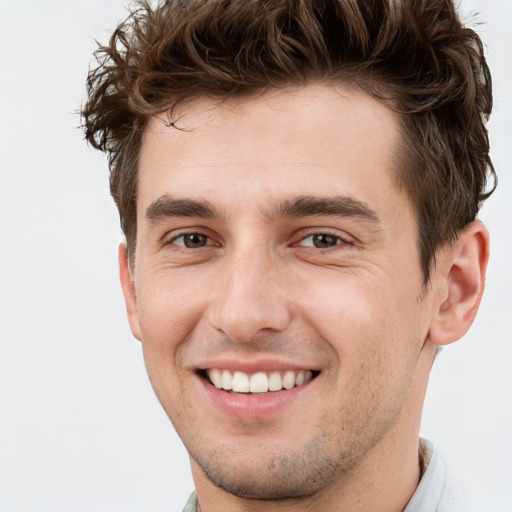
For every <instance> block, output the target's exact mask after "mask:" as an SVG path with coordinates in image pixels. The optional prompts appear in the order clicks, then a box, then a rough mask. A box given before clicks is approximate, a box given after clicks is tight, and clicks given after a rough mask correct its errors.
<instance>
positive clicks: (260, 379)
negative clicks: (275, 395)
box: [249, 372, 268, 393]
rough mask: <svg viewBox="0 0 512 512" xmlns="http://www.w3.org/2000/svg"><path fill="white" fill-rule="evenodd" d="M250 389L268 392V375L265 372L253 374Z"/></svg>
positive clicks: (254, 391)
mask: <svg viewBox="0 0 512 512" xmlns="http://www.w3.org/2000/svg"><path fill="white" fill-rule="evenodd" d="M249 390H250V392H251V393H266V392H267V391H268V377H267V376H266V375H265V374H264V373H263V372H258V373H255V374H254V375H252V376H251V380H250V383H249Z"/></svg>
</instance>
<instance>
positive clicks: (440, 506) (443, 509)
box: [183, 439, 468, 512]
mask: <svg viewBox="0 0 512 512" xmlns="http://www.w3.org/2000/svg"><path fill="white" fill-rule="evenodd" d="M420 459H421V461H422V467H423V476H422V477H421V480H420V483H419V485H418V487H417V488H416V491H415V492H414V494H413V496H412V498H411V500H410V501H409V503H408V505H407V506H406V507H405V510H404V511H403V512H467V511H468V509H467V508H466V505H465V504H463V503H461V502H460V497H457V496H456V494H455V493H453V492H452V491H451V490H450V487H449V486H448V485H447V477H446V466H445V464H444V461H443V459H442V458H441V456H440V455H439V454H438V453H437V452H436V451H435V450H434V447H433V445H432V443H431V442H430V441H428V440H427V439H420ZM183 512H197V498H196V493H195V492H193V493H192V495H191V496H190V498H189V500H188V502H187V504H186V505H185V508H184V509H183Z"/></svg>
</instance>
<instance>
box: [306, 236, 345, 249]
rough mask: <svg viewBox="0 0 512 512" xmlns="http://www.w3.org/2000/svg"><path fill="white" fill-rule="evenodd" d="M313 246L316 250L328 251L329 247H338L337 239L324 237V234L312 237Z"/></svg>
mask: <svg viewBox="0 0 512 512" xmlns="http://www.w3.org/2000/svg"><path fill="white" fill-rule="evenodd" d="M312 238H313V240H312V241H313V245H314V246H315V247H316V248H317V249H328V248H329V247H334V246H335V245H338V243H339V238H338V237H336V236H332V235H326V234H320V235H313V237H312Z"/></svg>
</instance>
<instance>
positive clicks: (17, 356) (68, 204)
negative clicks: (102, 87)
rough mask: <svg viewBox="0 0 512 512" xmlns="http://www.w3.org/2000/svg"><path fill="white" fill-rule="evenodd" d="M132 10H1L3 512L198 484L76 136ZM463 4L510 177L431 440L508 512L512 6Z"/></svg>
mask: <svg viewBox="0 0 512 512" xmlns="http://www.w3.org/2000/svg"><path fill="white" fill-rule="evenodd" d="M123 5H125V2H121V1H118V0H115V1H114V0H83V1H60V2H58V1H55V0H46V1H44V2H41V1H39V0H37V1H36V0H33V1H28V0H2V1H0V63H1V70H0V73H1V75H0V77H1V80H0V173H1V182H0V183H1V186H0V213H1V215H0V244H1V245H0V247H1V250H0V258H1V259H0V261H1V265H0V332H1V352H0V406H1V408H0V511H1V512H27V511H37V512H39V511H48V512H50V511H51V512H70V511H71V512H74V511H77V512H79V511H95V512H102V511H105V512H117V511H119V512H121V511H122V512H135V511H144V512H149V511H180V510H181V507H182V506H183V504H184V502H185V501H186V498H187V496H188V494H189V492H190V491H191V489H192V487H193V485H192V480H191V477H190V474H189V468H188V458H187V454H186V452H185V450H184V448H183V447H182V446H181V443H180V441H179V439H178V438H177V436H176V434H175V433H174V431H173V429H172V427H171V425H170V423H169V421H168V420H167V418H166V416H165V415H164V413H163V412H162V411H161V410H160V407H159V405H158V403H157V400H156V399H155V397H154V395H153V392H152V390H151V388H150V385H149V383H148V381H147V377H146V374H145V370H144V366H143V362H142V356H141V350H140V346H139V344H138V343H137V342H136V341H134V340H133V339H132V337H131V334H130V332H129V329H128V326H127V322H126V319H125V313H124V305H123V301H122V296H121V292H120V287H119V285H118V280H117V262H116V251H117V245H118V243H119V241H120V240H121V233H120V229H119V226H118V218H117V212H116V210H115V208H114V205H113V202H112V200H111V199H110V197H109V195H108V185H107V165H106V161H105V159H104V158H103V156H102V155H101V154H99V153H97V152H95V151H93V150H92V149H90V148H88V147H87V146H86V144H85V143H84V142H83V140H82V133H81V131H80V130H79V129H77V126H78V125H79V119H78V116H77V115H76V114H75V111H76V110H77V109H78V107H79V105H80V101H81V100H82V99H83V98H84V82H85V76H86V73H87V68H88V65H89V61H90V56H91V54H92V52H93V50H94V48H95V43H94V38H97V39H99V40H100V41H105V40H106V37H107V34H108V32H109V31H111V30H112V29H113V28H114V26H115V24H116V22H117V21H118V20H120V19H121V18H122V17H124V14H125V10H124V7H123ZM461 10H462V12H463V16H464V19H465V20H467V21H468V22H469V24H470V25H472V26H474V27H476V28H477V30H478V31H479V32H480V34H481V36H482V38H483V40H484V42H485V44H486V47H487V53H488V58H489V62H490V65H491V67H492V70H493V76H494V83H495V113H494V116H493V119H492V121H491V123H490V124H489V130H490V132H491V141H492V153H493V157H494V162H495V165H496V168H497V171H498V173H499V175H500V185H499V188H498V190H497V191H496V193H495V195H494V196H493V197H492V198H491V199H490V200H489V202H488V204H486V205H485V206H484V208H483V211H482V213H481V218H482V219H483V220H484V221H485V222H486V223H487V224H488V226H489V229H490V232H491V236H492V258H491V263H490V267H489V272H488V283H487V290H486V294H485V297H484V301H483V304H482V307H481V311H480V314H479V316H478V319H477V321H476V322H475V325H474V326H473V328H472V329H471V331H470V333H469V334H468V335H467V336H466V337H465V338H464V339H463V340H461V341H459V342H457V343H456V344H454V345H452V346H450V347H448V348H447V349H446V350H444V352H443V353H442V355H441V356H440V357H439V358H438V361H437V362H436V364H435V367H434V370H433V373H432V378H431V383H430V387H429V391H428V395H427V400H426V405H425V411H424V418H423V427H422V432H423V435H425V436H427V437H429V438H430V439H431V440H433V441H434V443H435V444H436V446H437V447H438V448H439V449H440V451H441V452H442V453H443V455H444V458H445V459H446V460H447V462H448V465H449V467H450V469H451V470H452V471H453V472H454V473H455V474H457V475H458V476H459V477H461V478H464V479H465V480H466V482H467V490H468V492H471V493H473V494H476V495H477V496H480V498H482V499H483V500H484V502H485V503H486V505H485V507H484V508H482V511H483V512H484V511H485V512H488V511H500V512H501V511H503V512H511V511H512V464H511V460H512V443H511V441H510V436H511V432H512V371H511V367H512V343H511V341H512V340H511V336H510V325H511V318H512V271H511V267H512V230H511V227H510V224H511V221H512V200H511V196H512V175H511V168H510V167H511V163H512V157H511V156H510V141H511V138H512V137H511V136H512V130H511V125H512V99H511V96H510V84H511V82H512V71H511V70H512V57H511V55H512V43H511V41H512V33H511V30H510V25H511V23H512V2H510V0H492V2H488V1H487V0H473V1H471V0H467V1H464V2H462V6H461ZM473 11H479V13H480V14H479V15H478V17H477V20H478V21H480V22H483V23H484V24H483V25H477V24H476V21H475V19H474V18H473V17H472V16H470V15H469V13H470V12H473ZM291 428H293V427H291Z"/></svg>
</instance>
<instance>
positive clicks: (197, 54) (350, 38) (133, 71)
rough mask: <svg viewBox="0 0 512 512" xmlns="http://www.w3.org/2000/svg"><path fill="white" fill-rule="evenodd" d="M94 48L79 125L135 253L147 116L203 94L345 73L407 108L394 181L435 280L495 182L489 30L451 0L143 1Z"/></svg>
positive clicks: (426, 269) (401, 109)
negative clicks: (408, 205) (408, 203)
mask: <svg viewBox="0 0 512 512" xmlns="http://www.w3.org/2000/svg"><path fill="white" fill-rule="evenodd" d="M95 55H96V59H97V66H96V67H95V68H94V69H91V70H90V72H89V75H88V80H87V87H88V95H89V97H88V101H87V103H86V104H85V106H84V108H83V109H82V119H83V125H84V129H85V134H86V138H87V140H88V141H89V143H90V144H92V145H93V146H94V147H96V148H98V149H100V150H102V151H105V152H106V153H107V154H108V158H109V166H110V189H111V193H112V196H113V197H114V200H115V202H116V204H117V207H118V209H119V214H120V218H121V226H122V229H123V231H124V233H125V235H126V240H127V245H128V251H129V254H130V261H131V263H132V264H133V255H134V249H135V242H136V232H137V225H136V193H137V167H138V156H139V152H140V148H141V141H142V134H143V131H144V129H145V126H146V124H147V122H148V119H149V118H150V117H152V116H155V115H158V114H161V113H163V112H166V111H169V112H171V116H172V112H173V110H174V108H175V107H176V105H177V104H178V103H180V102H182V101H183V100H188V99H194V98H197V97H199V96H202V95H207V96H210V97H213V98H221V99H222V98H227V97H231V96H237V95H250V94H254V93H257V92H261V91H265V90H267V89H269V88H281V87H285V86H288V85H299V86H300V85H306V84H308V83H310V82H312V81H322V82H325V83H330V82H336V81H344V82H347V81H348V82H350V83H353V84H356V85H357V86H359V87H361V88H362V89H364V90H365V91H366V92H368V93H369V94H371V95H373V96H375V97H377V98H379V99H381V100H382V101H384V102H386V103H387V104H388V105H389V107H390V108H392V109H394V110H395V111H397V112H399V113H400V114H401V119H402V125H401V127H402V148H401V151H400V154H399V155H397V156H398V158H397V159H398V165H397V167H398V169H397V180H398V183H399V185H400V186H402V187H403V188H404V189H405V190H406V191H407V193H408V194H409V196H410V198H411V200H412V203H413V205H414V207H415V209H416V212H417V215H418V223H419V232H420V235H419V240H418V243H419V252H420V258H421V264H422V268H423V273H424V277H425V282H427V281H428V279H429V275H430V269H431V265H432V263H433V262H434V261H435V253H436V250H437V249H438V248H439V247H440V246H441V245H443V244H444V243H447V242H451V241H453V240H455V239H456V237H457V233H458V232H459V231H460V230H461V229H463V228H464V226H466V225H467V224H468V223H470V222H471V221H473V220H474V219H475V218H476V215H477V213H478V210H479V208H480V206H481V204H482V201H483V200H484V199H486V198H487V197H488V196H489V195H490V194H491V192H492V190H494V187H495V185H496V176H495V172H494V168H493V165H492V162H491V159H490V157H489V140H488V135H487V130H486V128H485V122H486V120H487V118H488V116H489V114H490V112H491V108H492V91H491V77H490V73H489V69H488V67H487V64H486V61H485V58H484V52H483V45H482V42H481V40H480V38H479V37H478V35H477V34H476V33H475V32H474V31H473V30H471V29H470V28H467V27H465V26H464V25H463V24H462V23H461V21H460V19H459V17H458V15H457V12H456V9H455V7H454V5H453V3H452V0H370V1H369V0H168V1H165V2H161V3H160V4H158V5H157V6H156V7H154V8H152V7H151V6H150V5H149V3H147V2H145V1H143V2H138V3H137V4H136V5H135V6H134V7H133V8H132V10H131V11H130V13H129V16H128V17H127V19H126V20H125V21H124V22H122V23H121V24H120V25H119V26H118V27H117V28H116V30H115V31H114V33H113V34H112V36H111V38H110V41H109V44H108V45H107V46H101V47H100V48H99V49H98V50H97V52H96V54H95ZM171 119H172V118H171ZM489 175H492V177H493V185H494V186H493V189H492V190H491V191H489V192H486V187H487V178H488V176H489Z"/></svg>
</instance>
